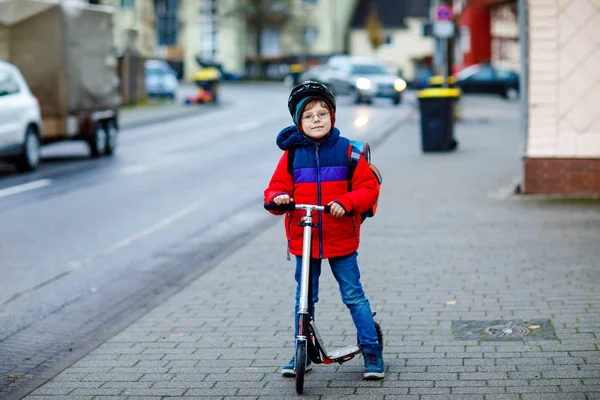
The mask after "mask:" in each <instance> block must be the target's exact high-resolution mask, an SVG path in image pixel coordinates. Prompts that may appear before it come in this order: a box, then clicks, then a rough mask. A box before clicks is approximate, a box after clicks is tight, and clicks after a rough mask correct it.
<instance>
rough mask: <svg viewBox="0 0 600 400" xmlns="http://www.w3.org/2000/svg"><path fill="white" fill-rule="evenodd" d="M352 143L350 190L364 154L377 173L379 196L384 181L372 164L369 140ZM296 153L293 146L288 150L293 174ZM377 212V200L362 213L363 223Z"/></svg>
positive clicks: (351, 141) (349, 169)
mask: <svg viewBox="0 0 600 400" xmlns="http://www.w3.org/2000/svg"><path fill="white" fill-rule="evenodd" d="M350 145H351V146H352V152H351V153H350V158H349V160H348V163H349V164H348V177H347V179H348V191H351V190H352V177H353V176H354V171H355V170H356V166H357V165H358V161H359V160H360V156H361V155H362V156H363V157H364V158H365V160H367V163H368V164H369V168H371V172H373V175H375V180H376V181H377V197H379V191H380V190H381V183H382V182H383V179H382V178H381V173H380V172H379V170H378V169H377V167H376V166H374V165H373V164H371V146H370V145H369V142H367V141H364V140H350ZM294 154H295V151H294V149H293V148H292V149H290V150H288V171H289V173H290V174H292V175H293V174H294V166H293V165H294ZM376 213H377V202H375V205H374V206H373V207H371V208H370V209H369V210H367V211H365V212H363V213H362V214H361V216H360V217H361V223H363V222H364V221H365V219H367V218H371V217H374V216H375V214H376Z"/></svg>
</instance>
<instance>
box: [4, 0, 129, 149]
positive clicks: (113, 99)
mask: <svg viewBox="0 0 600 400" xmlns="http://www.w3.org/2000/svg"><path fill="white" fill-rule="evenodd" d="M0 59H2V60H4V61H6V62H8V63H10V64H13V65H14V66H16V67H17V68H18V69H19V70H20V71H21V73H22V75H23V76H24V78H25V80H26V81H27V84H28V85H29V87H30V89H31V91H32V92H33V94H34V95H35V97H36V98H37V99H38V101H39V104H40V108H41V114H42V126H41V127H38V128H39V129H38V135H39V140H40V143H41V144H49V143H54V142H58V141H65V140H83V141H85V142H86V143H87V144H88V146H89V149H90V155H91V156H92V157H99V156H103V155H111V154H113V153H114V151H115V149H116V148H117V144H118V135H119V107H120V105H121V95H120V87H119V86H120V83H119V78H118V74H117V57H116V52H115V46H114V38H113V8H112V7H107V6H100V5H90V4H87V3H84V2H81V1H69V0H66V1H65V0H62V1H61V0H0Z"/></svg>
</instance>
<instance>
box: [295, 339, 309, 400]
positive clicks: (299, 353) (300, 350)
mask: <svg viewBox="0 0 600 400" xmlns="http://www.w3.org/2000/svg"><path fill="white" fill-rule="evenodd" d="M295 361H296V362H295V364H296V365H295V369H296V393H298V394H302V391H304V373H305V372H306V343H298V344H296V358H295Z"/></svg>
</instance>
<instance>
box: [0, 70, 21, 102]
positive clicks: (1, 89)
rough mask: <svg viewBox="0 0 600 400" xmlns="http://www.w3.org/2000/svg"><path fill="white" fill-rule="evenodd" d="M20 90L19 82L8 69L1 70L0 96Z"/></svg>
mask: <svg viewBox="0 0 600 400" xmlns="http://www.w3.org/2000/svg"><path fill="white" fill-rule="evenodd" d="M18 92H19V84H18V83H17V80H16V79H15V77H14V76H12V74H11V73H10V72H8V71H0V96H8V95H9V94H15V93H18Z"/></svg>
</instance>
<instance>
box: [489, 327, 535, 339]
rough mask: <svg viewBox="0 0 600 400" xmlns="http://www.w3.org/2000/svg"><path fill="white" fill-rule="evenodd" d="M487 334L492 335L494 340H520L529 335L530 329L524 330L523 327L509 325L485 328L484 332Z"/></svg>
mask: <svg viewBox="0 0 600 400" xmlns="http://www.w3.org/2000/svg"><path fill="white" fill-rule="evenodd" d="M483 331H484V332H485V333H486V334H488V335H490V336H491V337H493V338H498V339H500V338H520V337H522V336H525V335H529V332H531V330H529V329H528V328H523V327H522V326H518V325H512V324H510V323H508V324H506V325H505V324H502V325H493V326H489V327H487V328H485V329H484V330H483Z"/></svg>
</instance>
